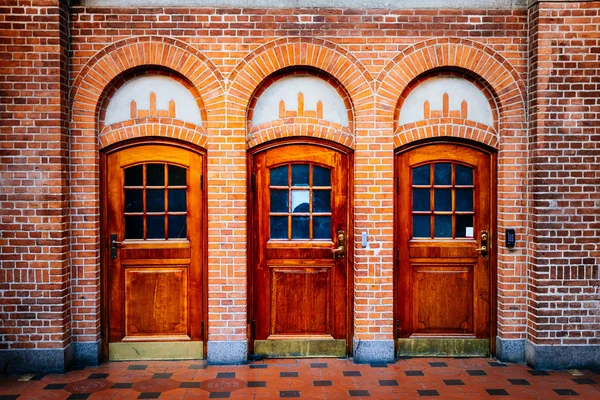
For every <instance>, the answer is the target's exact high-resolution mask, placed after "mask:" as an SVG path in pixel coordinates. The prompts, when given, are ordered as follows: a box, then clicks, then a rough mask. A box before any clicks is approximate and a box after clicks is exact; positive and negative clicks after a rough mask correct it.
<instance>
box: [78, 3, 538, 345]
mask: <svg viewBox="0 0 600 400" xmlns="http://www.w3.org/2000/svg"><path fill="white" fill-rule="evenodd" d="M150 35H154V36H156V38H155V39H152V40H150V39H148V36H150ZM297 36H302V37H303V39H302V40H298V39H290V37H297ZM131 37H144V38H141V39H133V40H131V41H130V42H119V44H117V45H116V46H114V45H113V43H115V42H117V41H119V40H123V39H128V38H131ZM316 37H318V39H315V38H316ZM440 37H443V38H448V37H453V38H454V39H452V40H447V39H442V40H436V39H435V38H440ZM164 38H169V39H164ZM170 38H174V39H176V40H175V41H173V40H172V39H170ZM432 38H434V39H433V40H430V39H432ZM527 40H528V36H527V12H526V10H489V11H486V10H399V11H385V10H335V9H328V10H325V9H322V10H309V9H302V10H298V9H297V10H290V9H276V10H275V9H272V10H252V9H245V10H239V9H227V10H222V9H198V8H194V9H188V8H142V9H138V8H115V9H104V8H82V7H74V8H72V10H71V49H72V58H71V71H70V73H71V75H70V79H71V85H73V86H74V87H73V89H72V90H73V93H74V104H73V117H72V124H71V135H72V144H71V150H72V154H71V155H72V158H73V160H74V162H73V163H72V169H71V179H72V182H73V183H74V184H73V190H72V196H73V197H72V203H71V204H72V206H73V212H72V223H73V226H72V228H73V230H72V232H73V246H72V249H73V252H72V272H71V273H72V276H73V277H82V279H79V280H77V281H75V282H74V284H73V288H72V290H73V294H74V296H75V294H77V295H78V296H80V297H77V299H78V302H77V303H76V302H75V300H74V301H73V308H72V312H73V320H74V322H73V332H74V337H75V338H74V340H78V341H90V340H92V341H93V340H97V339H98V338H99V334H100V318H99V313H98V310H99V305H100V302H99V293H100V291H99V281H98V279H99V271H100V265H99V257H98V255H99V251H98V250H99V248H98V243H99V236H98V235H99V217H98V213H99V195H98V183H99V181H98V156H97V154H98V150H99V148H100V146H99V145H98V140H97V132H96V131H95V129H96V125H95V123H96V122H97V120H96V116H95V112H96V108H95V107H96V104H97V102H98V101H100V100H99V96H100V94H101V93H102V90H103V87H104V86H105V85H106V84H108V83H109V82H110V79H112V78H113V77H114V76H115V74H118V73H119V71H122V70H124V68H126V67H128V66H135V65H137V64H139V63H141V62H147V63H150V64H157V65H163V66H166V67H169V68H172V69H174V70H175V71H177V72H180V73H181V74H183V75H184V76H186V77H188V78H189V80H190V81H194V79H196V81H197V82H198V83H197V85H198V86H197V88H198V90H199V91H200V92H201V96H202V97H203V101H204V104H205V107H206V111H207V119H206V126H205V127H204V128H205V130H206V148H207V150H208V160H209V166H208V188H209V193H208V202H209V214H210V218H209V227H208V229H209V252H210V253H209V266H208V269H209V282H208V284H209V335H210V337H209V339H210V340H244V339H245V338H246V328H245V326H246V267H247V266H246V221H247V217H246V193H247V189H246V149H247V147H248V146H249V145H250V146H251V145H255V144H256V143H258V142H260V141H261V140H264V139H263V137H262V136H261V137H260V138H257V137H253V138H250V137H247V133H248V132H247V131H246V129H247V128H246V106H247V105H248V103H249V101H250V98H251V95H252V93H253V91H254V89H255V88H256V87H257V86H258V85H259V84H260V82H261V80H262V79H264V78H265V77H267V76H268V75H269V74H270V73H272V72H275V71H276V70H277V69H279V68H282V67H286V66H293V65H308V66H313V67H317V68H319V69H321V70H324V71H325V72H328V73H329V74H331V75H333V77H334V78H336V79H337V80H338V81H339V82H340V83H341V84H342V85H343V86H344V88H345V90H346V91H347V92H348V93H349V95H350V98H351V101H352V104H353V107H354V113H355V114H354V117H355V118H354V123H355V126H354V130H353V132H352V134H353V135H354V141H347V142H346V143H352V145H351V146H352V147H353V148H354V150H355V178H356V180H355V186H354V192H355V204H354V210H352V211H353V213H354V217H355V231H356V233H357V238H358V237H359V236H360V233H362V232H363V231H366V232H367V233H368V237H369V240H370V242H371V243H370V248H369V249H362V248H361V247H360V245H359V243H355V255H356V257H355V269H354V274H355V299H354V300H355V306H354V309H355V313H354V319H355V321H354V331H355V334H356V336H357V337H358V338H360V339H392V337H393V321H392V318H393V314H392V311H393V309H392V299H393V287H392V283H393V281H392V277H393V207H392V205H393V199H394V192H393V154H394V153H393V152H394V149H395V146H396V145H398V144H400V143H404V142H403V141H402V140H405V141H406V140H414V137H412V136H410V135H404V136H402V135H403V133H402V132H396V131H395V129H396V126H395V124H394V110H395V107H396V106H397V102H398V99H399V97H400V95H401V93H402V92H403V90H404V89H405V87H406V86H408V85H409V84H410V81H411V80H412V79H413V78H416V77H417V76H418V75H419V74H420V73H423V72H425V71H427V70H428V69H431V68H437V67H444V66H455V67H459V68H462V69H463V70H470V71H472V72H473V73H472V77H473V78H474V79H480V80H482V81H487V85H488V87H489V89H490V91H491V92H492V94H493V96H494V99H495V101H496V102H497V103H498V104H499V105H500V106H499V110H500V112H499V126H500V128H499V132H494V135H496V136H495V137H496V139H495V141H494V142H493V143H494V144H493V145H495V146H496V147H497V148H498V149H499V150H500V161H499V176H498V178H499V199H498V206H499V221H498V225H499V230H500V232H501V233H502V232H503V228H504V227H517V232H518V234H519V238H523V239H524V238H525V237H526V236H525V227H526V226H527V222H526V213H525V211H526V193H527V191H526V182H527V176H526V173H527V170H526V162H527V153H526V149H527V139H526V124H525V121H526V119H525V110H524V96H525V90H524V88H525V85H524V83H525V79H526V76H527ZM162 41H168V42H169V44H168V46H159V45H150V44H147V45H144V44H143V43H161V42H162ZM171 42H172V43H171ZM107 46H108V47H107ZM140 46H141V47H140ZM144 46H145V47H144ZM169 46H174V47H172V48H173V49H175V48H177V49H179V50H173V51H180V53H178V54H179V55H181V56H182V57H185V59H190V60H192V59H193V60H194V61H193V62H194V63H195V64H194V65H196V64H197V65H198V68H200V70H201V72H199V73H198V74H194V73H193V70H192V69H190V68H189V67H188V66H186V65H183V64H178V62H179V60H173V59H171V58H172V54H173V53H169V52H168V51H166V50H165V48H166V47H169ZM142 48H143V49H144V50H140V49H142ZM169 48H171V47H169ZM124 49H127V51H125V50H124ZM99 52H100V53H99ZM457 52H460V54H462V56H457V54H458V53H457ZM131 54H134V56H131ZM169 54H170V55H169ZM113 55H114V56H113ZM128 55H129V56H128ZM137 55H139V57H138V56H137ZM136 63H137V64H136ZM115 65H118V67H117V68H114V66H115ZM403 71H404V72H403ZM406 72H408V73H406ZM196 75H200V77H199V78H198V77H196ZM202 79H204V81H203V80H202ZM206 85H208V86H209V89H210V90H204V93H202V90H203V87H204V86H206ZM78 99H81V100H78ZM90 99H92V100H90ZM317 128H318V129H321V128H319V127H316V128H315V129H317ZM318 129H317V130H318ZM289 131H290V132H291V133H290V134H294V132H296V130H295V129H290V130H289ZM319 132H322V131H319ZM265 135H267V134H266V133H265ZM324 135H325V134H324ZM456 135H457V136H461V135H466V133H464V132H462V133H461V131H457V133H456ZM334 136H335V135H332V136H331V137H334ZM342 136H343V135H341V136H340V137H342ZM344 137H345V138H346V139H344V140H349V139H348V138H347V137H346V136H344ZM401 137H404V138H405V139H400V138H401ZM492 137H494V136H490V138H492ZM395 138H396V139H395ZM249 139H255V140H254V141H251V142H250V143H247V142H248V140H249ZM486 140H488V139H485V140H483V142H486ZM489 140H492V139H489ZM486 143H487V142H486ZM491 143H492V142H489V143H488V144H491ZM503 240H504V237H503V235H502V234H501V235H500V237H499V238H498V242H497V243H498V245H500V244H501V243H502V241H503ZM525 249H526V242H525V240H520V241H519V243H518V246H517V248H516V249H514V250H510V251H509V250H507V249H505V248H504V247H503V246H500V248H499V262H498V275H499V276H498V281H499V284H498V286H499V315H498V317H499V331H500V335H502V336H503V337H505V338H516V339H522V338H524V337H525V336H524V335H525V329H526V304H525V299H526V296H527V289H526V285H525V278H524V277H525V274H526V266H527V263H526V254H525ZM83 277H85V279H83ZM84 296H85V297H84Z"/></svg>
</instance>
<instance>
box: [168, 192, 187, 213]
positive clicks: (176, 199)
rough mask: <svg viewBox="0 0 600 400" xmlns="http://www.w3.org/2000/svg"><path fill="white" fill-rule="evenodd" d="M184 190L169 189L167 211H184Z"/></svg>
mask: <svg viewBox="0 0 600 400" xmlns="http://www.w3.org/2000/svg"><path fill="white" fill-rule="evenodd" d="M186 197H187V196H186V190H185V189H169V211H173V212H178V211H186V209H187V205H186Z"/></svg>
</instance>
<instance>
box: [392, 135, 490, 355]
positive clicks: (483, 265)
mask: <svg viewBox="0 0 600 400" xmlns="http://www.w3.org/2000/svg"><path fill="white" fill-rule="evenodd" d="M396 169H397V170H396V174H397V177H398V198H397V202H396V219H397V223H396V226H397V264H398V265H397V268H396V271H397V272H396V282H397V293H396V299H397V304H396V318H397V320H396V322H397V324H396V327H397V337H398V338H400V339H406V338H411V339H413V340H400V341H399V342H398V350H399V352H400V353H402V352H404V353H405V354H404V355H409V354H413V355H469V354H470V353H473V355H479V354H481V353H485V354H487V353H488V351H489V345H490V344H489V338H490V329H491V324H490V322H491V303H492V295H491V288H492V284H491V272H490V260H491V259H493V252H494V249H492V248H491V244H492V235H494V232H493V230H494V224H493V221H492V182H493V180H492V177H493V174H492V169H491V155H490V154H488V153H486V152H484V151H481V150H478V149H476V148H474V147H468V146H463V145H459V144H452V143H444V144H428V145H424V146H421V147H417V148H415V149H412V150H408V151H405V152H402V153H400V154H399V155H398V158H397V163H396ZM483 247H485V251H484V250H483V249H482V248H483ZM418 338H422V339H432V338H439V339H441V338H446V339H448V340H447V341H446V342H442V341H438V342H436V341H435V340H434V341H432V340H428V341H424V342H421V343H419V341H418V340H414V339H418ZM478 339H483V341H482V340H478ZM469 340H470V341H469ZM423 345H426V346H429V347H430V348H429V349H427V348H423ZM413 351H414V353H413ZM406 353H408V354H406Z"/></svg>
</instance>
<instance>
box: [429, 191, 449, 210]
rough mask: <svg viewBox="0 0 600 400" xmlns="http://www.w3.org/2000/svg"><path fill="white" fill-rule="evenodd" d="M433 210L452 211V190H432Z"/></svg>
mask: <svg viewBox="0 0 600 400" xmlns="http://www.w3.org/2000/svg"><path fill="white" fill-rule="evenodd" d="M433 209H434V210H435V211H452V189H434V191H433Z"/></svg>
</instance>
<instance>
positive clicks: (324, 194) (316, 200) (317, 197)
mask: <svg viewBox="0 0 600 400" xmlns="http://www.w3.org/2000/svg"><path fill="white" fill-rule="evenodd" d="M295 191H296V190H295ZM313 212H331V190H313Z"/></svg>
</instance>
